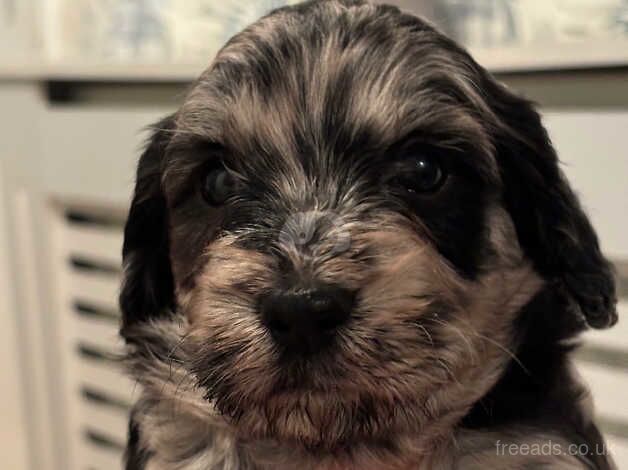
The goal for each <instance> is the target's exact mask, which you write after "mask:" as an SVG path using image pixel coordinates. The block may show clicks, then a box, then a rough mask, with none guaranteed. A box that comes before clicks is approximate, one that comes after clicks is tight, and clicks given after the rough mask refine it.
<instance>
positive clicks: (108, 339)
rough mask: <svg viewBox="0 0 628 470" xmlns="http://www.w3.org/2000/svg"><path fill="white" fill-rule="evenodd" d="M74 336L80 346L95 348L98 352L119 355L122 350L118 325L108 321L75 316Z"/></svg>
mask: <svg viewBox="0 0 628 470" xmlns="http://www.w3.org/2000/svg"><path fill="white" fill-rule="evenodd" d="M76 334H77V339H78V340H79V342H80V344H83V345H87V346H93V347H96V348H97V349H99V350H100V351H103V352H109V353H119V352H121V350H122V346H123V342H122V339H121V338H120V336H119V335H118V325H117V324H116V323H114V322H112V321H110V320H107V319H102V318H98V317H93V316H88V317H83V316H79V315H77V318H76Z"/></svg>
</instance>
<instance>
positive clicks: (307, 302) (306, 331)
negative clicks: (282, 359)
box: [260, 285, 355, 355]
mask: <svg viewBox="0 0 628 470" xmlns="http://www.w3.org/2000/svg"><path fill="white" fill-rule="evenodd" d="M354 302H355V295H354V293H352V292H351V291H349V290H347V289H343V288H341V287H337V286H330V285H319V286H315V287H307V288H293V289H289V290H276V291H274V292H271V293H270V294H268V295H265V296H264V297H263V298H262V299H261V301H260V313H261V315H262V322H263V324H264V326H265V327H266V328H268V330H269V331H270V333H271V335H272V337H273V338H274V340H275V341H276V342H277V344H278V345H279V346H281V347H282V348H284V350H285V351H286V352H287V353H289V354H296V355H309V354H314V353H316V352H318V351H320V350H321V349H322V348H324V347H325V346H328V345H329V344H330V343H331V342H332V341H333V338H334V336H335V335H336V333H337V331H338V329H339V328H340V327H341V326H343V325H345V324H346V323H347V322H348V320H349V318H350V316H351V311H352V309H353V304H354Z"/></svg>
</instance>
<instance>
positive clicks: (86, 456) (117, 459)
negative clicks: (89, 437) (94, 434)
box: [80, 442, 122, 470]
mask: <svg viewBox="0 0 628 470" xmlns="http://www.w3.org/2000/svg"><path fill="white" fill-rule="evenodd" d="M82 453H83V455H81V456H80V466H81V468H83V469H95V470H117V469H122V452H120V451H118V450H116V449H109V448H107V447H101V446H98V445H96V444H94V443H92V442H87V443H85V445H84V446H83V448H82Z"/></svg>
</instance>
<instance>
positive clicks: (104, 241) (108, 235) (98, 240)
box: [65, 224, 122, 266]
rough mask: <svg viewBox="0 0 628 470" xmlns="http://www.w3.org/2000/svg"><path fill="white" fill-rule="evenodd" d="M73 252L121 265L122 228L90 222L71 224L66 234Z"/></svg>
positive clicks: (70, 249) (68, 244)
mask: <svg viewBox="0 0 628 470" xmlns="http://www.w3.org/2000/svg"><path fill="white" fill-rule="evenodd" d="M65 236H66V240H67V246H68V249H69V251H70V253H71V254H73V255H80V256H84V257H86V258H88V259H92V260H96V261H103V262H105V263H107V264H110V265H114V266H119V265H120V264H121V262H122V255H121V252H122V230H121V229H119V228H116V227H113V228H111V227H102V226H94V225H89V224H69V225H68V229H67V232H66V234H65Z"/></svg>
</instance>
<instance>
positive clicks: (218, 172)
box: [201, 166, 239, 206]
mask: <svg viewBox="0 0 628 470" xmlns="http://www.w3.org/2000/svg"><path fill="white" fill-rule="evenodd" d="M238 186H239V184H238V180H237V179H236V177H235V176H233V175H232V174H231V173H229V172H228V171H227V170H226V169H225V168H224V167H222V166H221V167H218V168H212V169H211V170H209V171H208V172H207V173H205V175H204V176H203V179H202V181H201V194H202V195H203V198H204V199H205V201H207V202H208V203H209V204H211V205H212V206H221V205H223V204H224V203H225V202H226V201H227V199H229V198H230V197H231V196H233V195H234V194H235V193H236V192H237V190H238Z"/></svg>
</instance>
